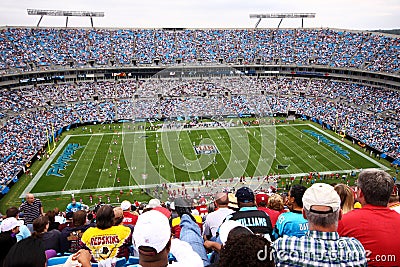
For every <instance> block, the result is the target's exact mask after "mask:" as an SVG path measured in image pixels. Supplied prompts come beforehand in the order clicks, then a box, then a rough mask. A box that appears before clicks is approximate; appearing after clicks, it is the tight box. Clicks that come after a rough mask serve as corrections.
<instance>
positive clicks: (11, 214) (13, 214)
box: [0, 207, 31, 266]
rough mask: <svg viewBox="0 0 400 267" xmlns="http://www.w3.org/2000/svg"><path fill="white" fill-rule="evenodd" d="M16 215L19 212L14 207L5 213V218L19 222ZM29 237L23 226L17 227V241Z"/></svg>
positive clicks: (26, 228)
mask: <svg viewBox="0 0 400 267" xmlns="http://www.w3.org/2000/svg"><path fill="white" fill-rule="evenodd" d="M18 215H19V210H18V208H16V207H11V208H8V209H7V211H6V217H7V218H16V219H17V220H19V216H18ZM22 222H23V221H22ZM30 236H31V231H29V229H28V227H27V226H26V225H25V224H22V225H21V226H20V227H19V232H18V233H17V235H16V237H17V241H21V240H22V239H25V238H28V237H30ZM0 266H1V265H0Z"/></svg>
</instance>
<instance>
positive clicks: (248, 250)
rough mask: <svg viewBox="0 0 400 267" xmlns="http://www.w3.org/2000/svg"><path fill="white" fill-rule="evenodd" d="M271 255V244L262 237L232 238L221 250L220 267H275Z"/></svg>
mask: <svg viewBox="0 0 400 267" xmlns="http://www.w3.org/2000/svg"><path fill="white" fill-rule="evenodd" d="M231 232H232V231H231ZM260 251H261V253H260ZM264 255H265V257H264ZM271 255H272V247H271V243H270V241H268V240H267V239H265V238H264V237H262V236H258V235H252V234H250V235H249V234H242V235H238V236H232V237H229V238H228V240H227V242H226V244H225V246H224V247H223V248H222V250H221V256H220V260H219V263H218V266H220V267H236V266H238V267H239V266H243V267H244V266H248V267H250V266H260V267H261V266H275V264H274V260H273V259H272V257H270V256H271Z"/></svg>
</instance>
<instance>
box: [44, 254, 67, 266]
mask: <svg viewBox="0 0 400 267" xmlns="http://www.w3.org/2000/svg"><path fill="white" fill-rule="evenodd" d="M68 257H69V256H60V257H53V258H50V259H48V260H47V266H53V265H58V264H64V263H65V262H66V261H67V260H68Z"/></svg>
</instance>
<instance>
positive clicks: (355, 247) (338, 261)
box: [274, 231, 367, 266]
mask: <svg viewBox="0 0 400 267" xmlns="http://www.w3.org/2000/svg"><path fill="white" fill-rule="evenodd" d="M274 257H275V263H276V266H367V259H366V254H365V250H364V247H363V246H362V245H361V243H360V241H358V240H357V239H355V238H349V237H339V234H338V233H337V232H320V231H308V232H307V233H306V234H305V236H302V237H296V236H283V237H282V238H279V239H277V240H276V241H275V242H274Z"/></svg>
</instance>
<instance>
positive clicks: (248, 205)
mask: <svg viewBox="0 0 400 267" xmlns="http://www.w3.org/2000/svg"><path fill="white" fill-rule="evenodd" d="M235 196H236V198H237V201H238V206H239V210H238V211H236V212H234V213H232V214H230V215H228V216H227V217H226V220H233V221H239V222H240V223H241V224H242V225H243V226H246V227H248V228H249V229H250V230H251V231H252V232H253V233H255V234H260V235H264V237H265V238H267V239H270V238H271V234H272V229H273V228H272V224H271V220H270V218H269V216H268V214H266V213H265V212H263V211H261V210H258V209H257V207H256V205H255V203H254V201H255V199H254V193H253V190H251V189H250V188H248V187H241V188H239V189H238V190H237V191H236V194H235Z"/></svg>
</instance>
